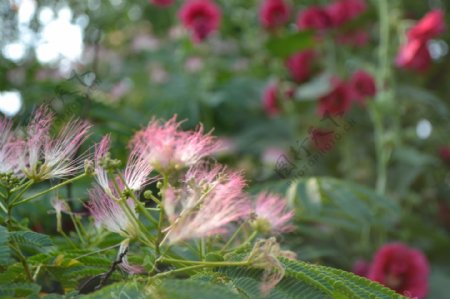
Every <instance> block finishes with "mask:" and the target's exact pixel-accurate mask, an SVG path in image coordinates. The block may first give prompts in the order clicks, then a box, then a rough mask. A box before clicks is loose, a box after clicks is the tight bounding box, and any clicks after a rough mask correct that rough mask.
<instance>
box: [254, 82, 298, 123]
mask: <svg viewBox="0 0 450 299" xmlns="http://www.w3.org/2000/svg"><path fill="white" fill-rule="evenodd" d="M285 96H286V99H292V98H293V97H294V90H293V89H288V90H287V91H286V92H285ZM262 101H263V107H264V110H265V111H266V113H267V115H269V116H275V115H277V114H279V113H280V112H281V107H280V99H279V87H278V85H277V84H276V83H272V84H269V85H268V86H267V87H266V89H264V92H263V97H262Z"/></svg>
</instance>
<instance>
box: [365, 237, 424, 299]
mask: <svg viewBox="0 0 450 299" xmlns="http://www.w3.org/2000/svg"><path fill="white" fill-rule="evenodd" d="M429 272H430V270H429V266H428V261H427V258H426V257H425V256H424V255H423V253H422V252H420V251H419V250H417V249H413V248H410V247H408V246H406V245H405V244H402V243H391V244H386V245H384V246H382V247H381V248H380V249H379V250H378V252H377V253H376V255H375V257H374V260H373V262H372V265H371V267H370V270H369V273H368V274H367V277H368V278H369V279H371V280H374V281H377V282H379V283H382V284H384V285H385V286H387V287H389V288H391V289H393V290H395V291H396V292H397V293H399V294H402V295H408V296H410V297H417V298H419V299H420V298H424V297H425V296H426V295H427V292H428V275H429Z"/></svg>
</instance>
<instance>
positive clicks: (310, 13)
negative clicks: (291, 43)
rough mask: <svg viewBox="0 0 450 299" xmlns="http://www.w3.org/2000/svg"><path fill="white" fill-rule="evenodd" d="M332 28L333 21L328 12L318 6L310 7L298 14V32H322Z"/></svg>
mask: <svg viewBox="0 0 450 299" xmlns="http://www.w3.org/2000/svg"><path fill="white" fill-rule="evenodd" d="M332 26H333V20H332V18H331V16H330V14H329V13H328V11H327V10H326V9H325V8H323V7H320V6H310V7H308V8H307V9H305V10H303V11H301V12H300V14H299V15H298V18H297V27H298V29H300V30H306V29H316V30H323V29H328V28H330V27H332Z"/></svg>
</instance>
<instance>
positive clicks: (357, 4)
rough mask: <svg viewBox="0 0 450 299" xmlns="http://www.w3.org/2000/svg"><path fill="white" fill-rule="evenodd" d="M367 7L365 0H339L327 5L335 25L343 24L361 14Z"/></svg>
mask: <svg viewBox="0 0 450 299" xmlns="http://www.w3.org/2000/svg"><path fill="white" fill-rule="evenodd" d="M366 9H367V5H366V2H365V1H364V0H337V1H334V2H332V3H330V4H329V5H328V6H326V10H327V12H328V14H329V15H330V17H331V19H332V22H333V26H341V25H343V24H345V23H346V22H348V21H351V20H353V19H355V18H356V17H358V16H359V15H361V14H362V13H363V12H364V11H365V10H366Z"/></svg>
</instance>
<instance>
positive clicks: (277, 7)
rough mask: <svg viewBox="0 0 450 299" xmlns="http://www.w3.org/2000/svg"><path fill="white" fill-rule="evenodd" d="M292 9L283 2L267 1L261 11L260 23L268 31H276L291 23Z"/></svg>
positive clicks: (277, 0) (280, 0) (281, 0)
mask: <svg viewBox="0 0 450 299" xmlns="http://www.w3.org/2000/svg"><path fill="white" fill-rule="evenodd" d="M289 16H290V8H289V6H288V5H287V3H285V2H284V1H283V0H265V1H264V2H263V3H262V5H261V8H260V11H259V21H260V22H261V24H262V25H263V27H264V28H266V29H275V28H277V27H280V26H283V25H285V24H286V23H287V22H288V21H289Z"/></svg>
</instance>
